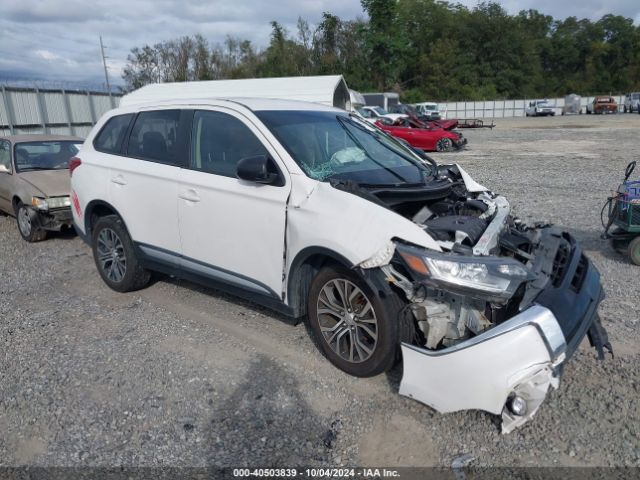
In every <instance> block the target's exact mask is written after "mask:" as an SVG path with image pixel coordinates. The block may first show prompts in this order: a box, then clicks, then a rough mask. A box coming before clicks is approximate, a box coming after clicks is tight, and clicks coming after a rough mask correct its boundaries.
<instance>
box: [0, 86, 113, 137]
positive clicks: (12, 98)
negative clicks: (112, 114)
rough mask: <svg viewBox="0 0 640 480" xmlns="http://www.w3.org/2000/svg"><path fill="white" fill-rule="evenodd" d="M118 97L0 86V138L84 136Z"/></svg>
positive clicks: (97, 93)
mask: <svg viewBox="0 0 640 480" xmlns="http://www.w3.org/2000/svg"><path fill="white" fill-rule="evenodd" d="M119 101H120V96H118V95H109V94H107V93H100V92H83V91H77V90H48V89H47V90H41V89H37V88H18V87H5V86H0V136H3V135H18V134H29V133H47V134H54V135H76V136H79V137H85V136H87V135H88V133H89V131H90V130H91V127H92V126H93V125H94V124H95V123H96V121H97V120H98V119H99V118H100V117H101V116H102V114H103V113H105V112H106V111H108V110H111V109H112V108H115V107H116V106H117V105H118V103H119Z"/></svg>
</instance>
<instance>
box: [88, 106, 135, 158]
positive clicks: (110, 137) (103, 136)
mask: <svg viewBox="0 0 640 480" xmlns="http://www.w3.org/2000/svg"><path fill="white" fill-rule="evenodd" d="M132 118H133V113H130V114H127V115H117V116H115V117H112V118H110V119H109V120H108V121H107V123H106V125H105V126H104V127H102V130H100V133H99V134H98V136H97V137H96V139H95V140H94V141H93V147H94V148H95V149H96V150H98V151H99V152H105V153H114V154H118V153H120V150H121V148H122V142H123V141H124V136H125V134H126V133H127V128H129V124H130V123H131V119H132Z"/></svg>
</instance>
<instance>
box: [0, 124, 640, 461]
mask: <svg viewBox="0 0 640 480" xmlns="http://www.w3.org/2000/svg"><path fill="white" fill-rule="evenodd" d="M497 123H498V126H497V128H495V129H494V130H493V131H488V130H480V131H470V130H467V131H465V135H466V136H467V137H468V138H469V148H468V149H467V150H466V151H464V152H459V153H455V154H442V155H439V156H438V160H439V161H442V162H459V163H460V164H461V165H463V166H464V167H465V168H466V169H467V170H468V171H469V172H470V173H471V174H472V175H473V176H474V178H475V179H476V180H477V181H479V182H480V183H483V184H484V185H486V186H487V187H489V188H491V189H493V190H495V191H499V192H501V193H503V194H505V195H506V196H507V197H508V198H509V199H510V200H511V201H512V204H513V206H514V208H515V210H516V212H517V213H518V214H519V215H520V216H521V218H523V219H525V220H531V221H532V220H545V221H550V222H553V223H556V224H561V225H564V226H566V227H567V228H568V229H569V230H570V231H571V232H573V233H574V234H575V235H576V236H577V237H578V238H579V239H580V240H581V241H582V242H583V244H584V246H585V248H586V250H587V253H588V255H589V256H590V258H591V259H592V260H593V261H594V262H595V263H596V265H597V266H598V268H599V269H600V271H601V273H602V275H603V279H604V285H605V289H606V293H607V298H606V300H605V301H604V302H603V304H602V306H601V309H600V313H601V316H602V319H603V324H604V326H605V327H606V328H607V329H608V331H609V336H610V339H611V342H612V343H613V346H614V349H615V351H616V356H615V358H614V359H611V358H607V360H606V361H605V362H604V363H600V362H598V361H597V360H596V358H595V355H594V354H593V352H592V351H590V350H589V349H588V348H587V345H584V344H583V346H582V348H581V349H580V350H579V351H578V352H577V353H576V355H575V356H574V358H573V359H572V360H571V361H570V362H569V363H568V365H567V367H566V369H565V374H564V378H563V380H562V382H561V384H560V389H559V390H558V391H555V392H552V393H551V394H550V396H549V398H548V399H547V401H546V403H545V404H544V405H543V406H542V408H541V409H540V411H539V412H538V414H537V415H536V416H535V418H534V419H533V421H532V422H530V423H528V424H527V425H525V426H524V427H522V428H520V429H518V430H516V431H515V432H514V433H512V434H509V435H501V434H500V433H499V430H498V428H497V427H496V424H495V421H494V418H493V417H492V416H490V415H488V414H485V413H482V412H462V413H454V414H448V415H439V414H437V413H435V412H433V411H432V410H431V409H430V408H428V407H426V406H424V405H422V404H419V403H417V402H414V401H412V400H409V399H406V398H403V397H400V396H399V395H398V394H397V387H398V381H399V376H400V373H399V371H398V369H396V370H394V371H392V372H390V373H389V374H388V375H381V376H379V377H376V378H371V379H357V378H353V377H349V376H347V375H346V374H343V373H342V372H340V371H339V370H337V369H335V368H334V367H332V366H331V364H329V362H328V361H326V360H324V359H323V358H322V356H321V355H320V354H319V353H318V352H317V350H316V348H315V347H314V346H313V344H312V342H311V341H310V340H309V338H308V336H307V332H306V330H305V327H304V325H302V324H301V325H298V326H291V325H290V324H288V323H286V322H284V321H282V320H283V319H282V317H280V316H278V315H277V314H275V313H272V312H270V311H268V310H265V309H262V308H260V307H256V306H254V305H252V304H249V303H246V302H243V301H241V300H238V299H235V298H233V297H230V296H227V295H224V294H221V293H219V292H217V291H214V290H209V289H204V288H201V287H198V286H195V285H193V284H191V283H188V282H182V281H177V280H173V279H171V278H161V279H159V280H158V281H157V282H155V283H154V284H153V285H152V286H151V287H149V288H147V289H145V290H143V291H140V292H136V293H132V294H118V293H115V292H113V291H111V290H109V289H108V288H107V287H106V286H105V285H104V284H103V283H102V281H101V280H100V278H99V277H98V274H97V273H96V271H95V267H94V264H93V260H92V257H91V252H90V250H89V248H88V247H87V246H85V245H84V244H83V243H82V241H81V240H80V239H79V238H77V237H75V236H73V235H56V236H53V238H51V239H49V240H47V241H46V242H43V243H39V244H32V245H30V244H27V243H25V242H24V241H22V239H21V238H20V236H19V234H18V231H17V229H16V227H15V221H14V219H12V218H8V217H0V466H11V465H57V466H84V465H93V466H114V465H125V466H130V465H146V466H204V465H216V466H231V467H237V466H246V465H251V466H280V467H282V466H292V465H340V464H343V465H352V466H353V465H364V466H370V465H380V466H384V465H386V466H401V465H403V466H405V465H406V466H425V465H446V466H449V465H450V464H451V462H452V460H453V459H454V458H455V457H457V456H458V455H460V454H463V453H469V454H471V455H473V457H474V463H473V464H474V465H478V466H487V465H490V466H493V465H500V466H501V465H514V466H518V465H522V466H531V465H569V466H574V465H606V466H614V465H615V466H623V465H627V466H640V440H639V438H640V406H639V402H638V398H639V393H640V392H639V390H640V373H639V372H640V347H639V345H640V333H639V329H640V313H639V311H640V299H639V294H638V285H639V282H638V276H639V275H640V267H636V266H632V265H631V264H630V263H628V261H627V259H626V258H625V257H623V256H622V255H620V254H618V253H616V252H615V251H614V250H613V249H612V248H611V247H610V246H609V245H608V243H606V242H604V241H602V240H601V239H600V238H599V235H600V233H601V226H600V219H599V213H600V208H601V206H602V204H603V202H604V200H605V198H606V196H607V195H608V194H609V193H610V191H611V190H612V189H614V188H615V187H616V186H617V184H618V183H619V181H620V179H621V176H622V172H623V169H624V167H625V165H626V164H627V162H628V161H629V160H630V159H631V158H632V157H633V156H634V155H635V152H637V151H638V147H639V146H640V145H639V143H638V142H639V141H638V135H637V132H638V128H639V127H640V115H618V116H611V117H593V116H580V117H577V116H576V117H566V118H565V117H555V118H540V119H534V118H532V119H516V120H504V121H499V122H497ZM638 174H639V175H640V172H638ZM470 368H471V366H470Z"/></svg>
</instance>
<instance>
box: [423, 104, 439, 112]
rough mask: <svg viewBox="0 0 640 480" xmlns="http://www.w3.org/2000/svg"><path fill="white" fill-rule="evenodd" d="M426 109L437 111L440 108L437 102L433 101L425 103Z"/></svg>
mask: <svg viewBox="0 0 640 480" xmlns="http://www.w3.org/2000/svg"><path fill="white" fill-rule="evenodd" d="M424 109H425V110H431V111H435V110H437V109H438V105H436V104H435V103H432V104H431V105H424Z"/></svg>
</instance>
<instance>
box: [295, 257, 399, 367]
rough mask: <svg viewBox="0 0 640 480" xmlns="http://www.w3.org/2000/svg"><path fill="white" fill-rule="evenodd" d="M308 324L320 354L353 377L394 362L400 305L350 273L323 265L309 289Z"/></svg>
mask: <svg viewBox="0 0 640 480" xmlns="http://www.w3.org/2000/svg"><path fill="white" fill-rule="evenodd" d="M307 308H308V312H307V313H308V319H307V321H308V323H309V328H310V330H311V332H312V334H313V336H314V339H315V340H316V344H317V346H318V347H319V349H320V350H321V351H322V353H323V354H324V355H325V356H326V357H327V358H328V359H329V361H330V362H331V363H333V364H334V365H335V366H336V367H338V368H339V369H341V370H343V371H345V372H347V373H349V374H351V375H355V376H357V377H370V376H373V375H377V374H379V373H382V372H384V371H386V370H388V369H389V368H391V366H392V365H393V362H394V360H395V355H396V351H397V344H398V322H399V313H400V311H401V310H402V308H403V304H402V302H401V301H400V299H399V298H398V297H396V296H395V295H392V296H390V297H387V298H385V299H384V302H383V301H382V300H381V299H380V298H379V297H378V296H377V295H376V293H375V292H373V291H372V290H371V289H370V288H369V287H368V285H367V284H366V283H365V282H364V281H362V280H361V279H360V278H359V277H358V276H357V275H356V274H355V273H354V272H352V271H351V270H347V269H346V268H343V267H326V268H323V269H322V270H321V271H320V272H319V273H318V275H316V277H315V278H314V280H313V282H312V284H311V288H310V290H309V303H308V307H307Z"/></svg>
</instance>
